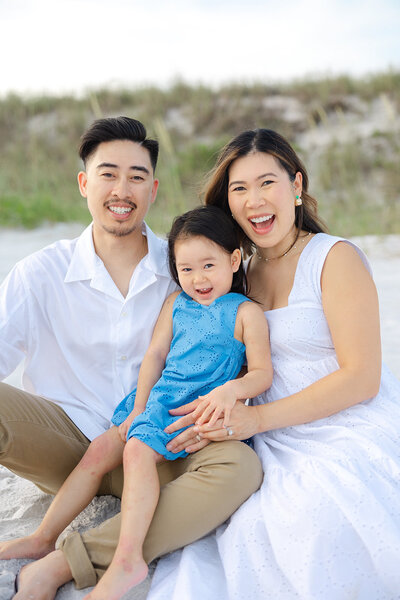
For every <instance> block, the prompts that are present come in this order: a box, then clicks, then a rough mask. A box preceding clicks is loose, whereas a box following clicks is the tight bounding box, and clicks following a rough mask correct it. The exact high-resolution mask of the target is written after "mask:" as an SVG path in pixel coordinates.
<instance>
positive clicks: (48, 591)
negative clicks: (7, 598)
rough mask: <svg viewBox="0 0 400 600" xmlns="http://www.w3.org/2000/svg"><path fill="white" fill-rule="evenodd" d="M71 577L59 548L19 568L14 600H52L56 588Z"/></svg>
mask: <svg viewBox="0 0 400 600" xmlns="http://www.w3.org/2000/svg"><path fill="white" fill-rule="evenodd" d="M71 578H72V575H71V571H70V568H69V566H68V563H67V561H66V560H65V558H64V555H63V553H62V552H61V550H56V551H55V552H52V553H51V554H49V555H48V556H45V557H44V558H42V559H41V560H37V561H35V562H33V563H30V564H29V565H26V567H23V569H21V571H20V574H19V577H18V591H17V594H16V595H15V596H14V600H28V599H29V600H54V598H55V596H56V594H57V590H58V588H59V587H60V586H61V585H63V584H64V583H66V582H67V581H69V580H70V579H71Z"/></svg>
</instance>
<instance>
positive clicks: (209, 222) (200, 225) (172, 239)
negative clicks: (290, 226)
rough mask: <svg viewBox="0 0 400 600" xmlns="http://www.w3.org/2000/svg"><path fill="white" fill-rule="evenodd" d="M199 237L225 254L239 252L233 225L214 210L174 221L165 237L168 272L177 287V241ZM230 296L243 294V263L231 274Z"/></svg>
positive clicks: (202, 210)
mask: <svg viewBox="0 0 400 600" xmlns="http://www.w3.org/2000/svg"><path fill="white" fill-rule="evenodd" d="M197 236H203V237H205V238H207V239H208V240H210V241H211V242H214V244H217V245H218V246H220V247H221V248H222V249H223V250H225V252H227V253H228V254H232V252H233V251H234V250H236V249H237V248H240V245H239V240H238V236H237V233H236V228H235V225H234V222H233V221H232V220H231V219H230V218H229V217H228V216H227V215H226V214H225V213H224V211H223V210H222V209H220V208H217V207H216V206H199V207H198V208H194V209H193V210H189V211H188V212H186V213H184V214H183V215H180V216H179V217H176V218H175V219H174V221H173V223H172V227H171V231H170V232H169V234H168V260H169V270H170V272H171V275H172V278H173V279H174V281H175V282H176V283H177V284H178V285H180V284H179V278H178V272H177V270H176V263H175V244H176V242H177V241H178V240H184V239H187V238H191V237H197ZM230 291H231V292H236V293H238V294H246V276H245V273H244V269H243V263H242V261H241V262H240V266H239V269H238V271H237V272H236V273H234V274H233V280H232V287H231V290H230Z"/></svg>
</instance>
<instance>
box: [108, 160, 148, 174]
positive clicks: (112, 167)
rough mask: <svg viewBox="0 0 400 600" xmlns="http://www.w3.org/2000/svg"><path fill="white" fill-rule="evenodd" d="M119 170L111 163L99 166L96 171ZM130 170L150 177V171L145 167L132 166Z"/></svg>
mask: <svg viewBox="0 0 400 600" xmlns="http://www.w3.org/2000/svg"><path fill="white" fill-rule="evenodd" d="M104 167H105V168H107V169H118V165H115V164H114V163H109V162H102V163H100V164H99V165H97V167H96V169H104ZM129 169H130V170H132V171H140V172H141V173H147V175H150V171H149V169H148V168H147V167H144V166H143V165H132V166H131V167H129Z"/></svg>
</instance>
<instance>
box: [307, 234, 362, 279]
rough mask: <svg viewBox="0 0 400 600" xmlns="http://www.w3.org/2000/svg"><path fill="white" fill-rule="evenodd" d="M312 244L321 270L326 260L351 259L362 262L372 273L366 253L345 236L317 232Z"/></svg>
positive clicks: (343, 261)
mask: <svg viewBox="0 0 400 600" xmlns="http://www.w3.org/2000/svg"><path fill="white" fill-rule="evenodd" d="M312 242H313V243H312V246H311V248H310V250H311V253H310V254H312V255H314V257H315V260H316V261H317V262H318V263H319V265H320V270H321V271H322V269H323V268H324V267H325V264H326V262H327V261H328V262H329V263H332V262H340V263H345V262H346V261H347V260H349V261H352V262H353V261H356V262H357V261H358V262H359V260H360V259H361V262H362V263H363V264H364V266H365V267H366V269H367V271H368V272H369V273H370V274H371V273H372V270H371V265H370V263H369V260H368V258H367V256H366V254H365V253H364V252H363V250H361V248H360V247H359V246H357V244H355V243H354V242H352V241H351V240H348V239H346V238H344V237H340V236H335V235H330V234H328V233H317V234H315V235H314V236H313V240H312Z"/></svg>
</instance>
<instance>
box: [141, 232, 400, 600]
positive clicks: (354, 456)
mask: <svg viewBox="0 0 400 600" xmlns="http://www.w3.org/2000/svg"><path fill="white" fill-rule="evenodd" d="M339 241H341V238H336V237H333V236H329V235H327V234H317V235H315V236H314V237H313V238H312V239H311V240H310V242H309V243H308V244H307V246H306V247H305V248H304V250H303V252H302V254H301V256H300V258H299V262H298V266H297V270H296V275H295V280H294V285H293V289H292V291H291V294H290V296H289V304H288V306H287V307H284V308H280V309H277V310H273V311H268V312H267V313H266V318H267V320H268V324H269V328H270V335H271V348H272V361H273V366H274V379H273V384H272V386H271V388H270V389H269V390H268V391H267V392H266V393H265V394H264V395H263V396H262V397H259V398H257V399H255V401H254V402H255V403H260V404H261V403H265V402H273V401H275V400H277V399H279V398H282V397H285V396H288V395H290V394H293V393H295V392H297V391H299V390H301V389H303V388H305V387H307V386H309V385H310V384H312V383H313V382H315V381H317V380H319V379H320V378H321V377H324V376H325V375H328V374H330V373H332V372H333V371H335V370H337V369H338V363H337V359H336V355H335V350H334V347H333V343H332V339H331V335H330V331H329V327H328V324H327V321H326V319H325V315H324V312H323V309H322V302H321V285H320V280H321V273H322V268H323V265H324V262H325V259H326V256H327V254H328V252H329V250H330V249H331V248H332V246H333V245H334V244H336V243H337V242H339ZM357 250H358V251H359V253H360V255H361V256H362V258H363V260H364V261H365V263H366V264H367V260H366V258H365V256H364V255H363V254H362V252H361V250H359V249H357ZM255 450H256V452H257V454H258V455H259V457H260V459H261V461H262V464H263V468H264V473H265V476H264V482H263V484H262V486H261V488H260V490H258V491H257V492H256V493H254V494H253V495H252V496H251V497H250V498H249V500H247V501H246V502H245V503H244V504H243V505H242V506H241V507H240V508H239V510H238V511H236V513H235V514H234V515H233V516H232V517H231V519H230V521H229V522H228V524H226V525H223V526H221V527H220V528H218V530H217V532H216V535H215V534H214V535H210V536H208V537H206V538H203V539H202V540H199V541H198V542H196V543H194V544H191V545H189V546H187V547H186V548H185V549H184V550H183V551H179V552H175V553H173V554H172V555H170V556H168V557H167V558H165V559H163V560H161V561H160V563H159V566H158V568H157V571H156V574H155V577H154V581H153V586H152V590H151V593H150V596H149V598H150V600H161V598H168V599H169V600H180V599H181V598H190V599H191V600H197V599H198V600H200V599H201V600H204V598H218V599H219V600H228V599H229V600H244V599H246V600H247V599H250V598H251V600H269V599H272V598H273V599H274V600H295V599H296V600H297V599H301V600H398V599H400V383H399V382H398V380H397V379H396V378H395V377H394V376H393V375H392V374H391V373H390V371H389V370H388V369H387V368H386V367H385V366H383V370H382V381H381V387H380V391H379V393H378V395H377V396H376V397H375V398H372V399H371V400H367V401H365V402H362V403H360V404H357V405H356V406H353V407H351V408H349V409H347V410H344V411H341V412H340V413H338V414H336V415H333V416H331V417H328V418H325V419H320V420H318V421H314V422H312V423H308V424H305V425H298V426H293V427H287V428H285V429H280V430H276V431H270V432H266V433H263V434H259V435H257V436H256V437H255Z"/></svg>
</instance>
